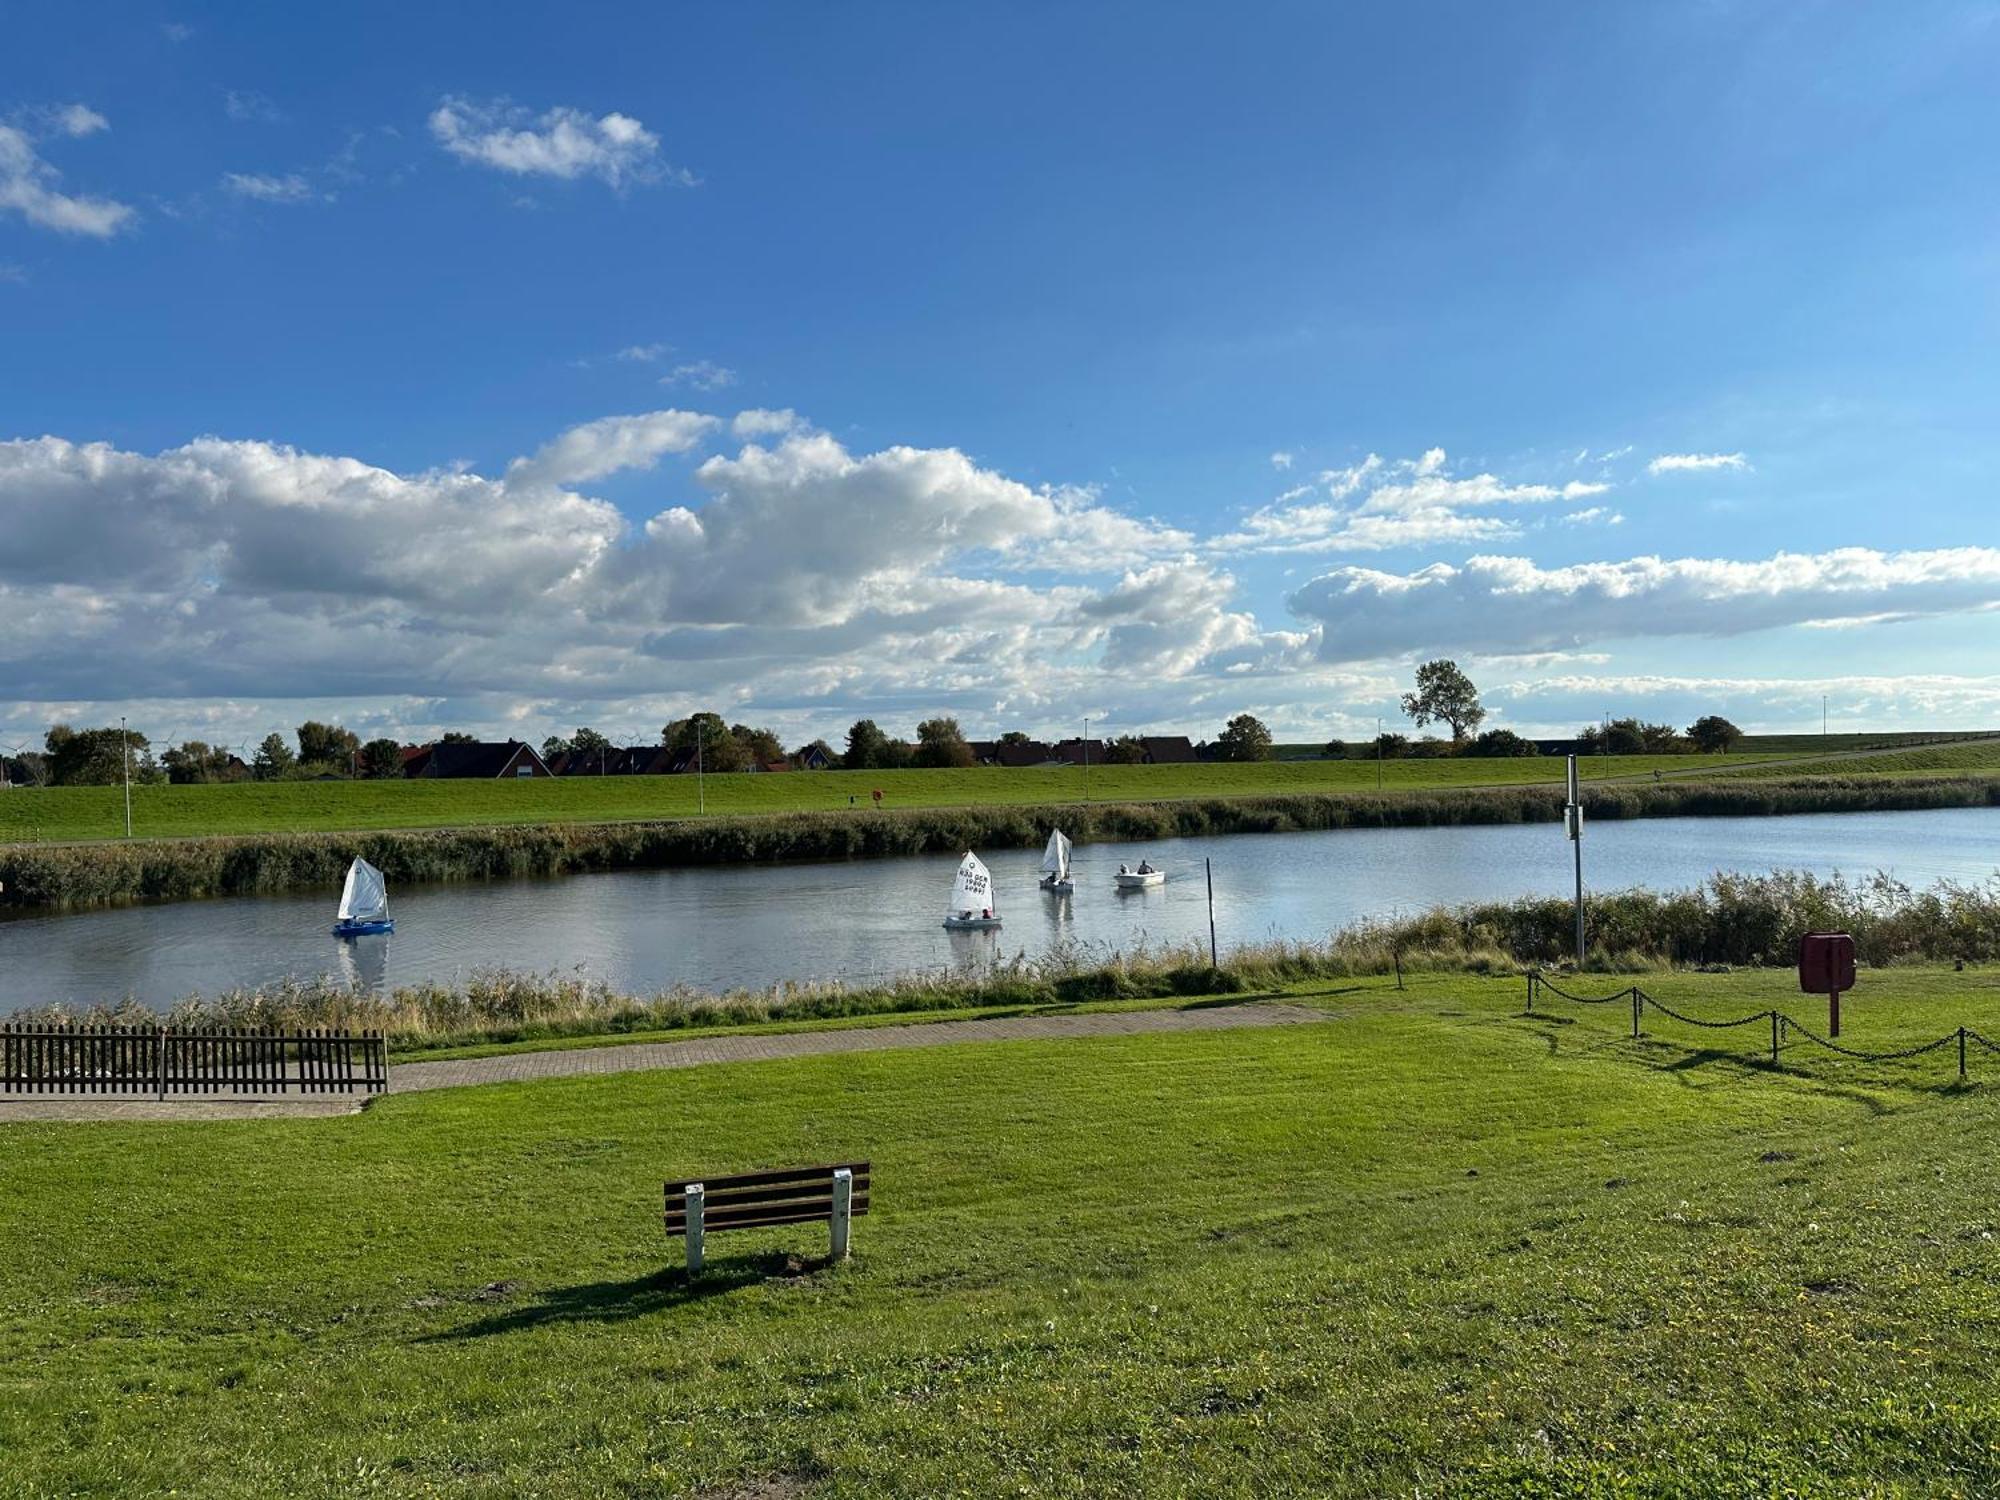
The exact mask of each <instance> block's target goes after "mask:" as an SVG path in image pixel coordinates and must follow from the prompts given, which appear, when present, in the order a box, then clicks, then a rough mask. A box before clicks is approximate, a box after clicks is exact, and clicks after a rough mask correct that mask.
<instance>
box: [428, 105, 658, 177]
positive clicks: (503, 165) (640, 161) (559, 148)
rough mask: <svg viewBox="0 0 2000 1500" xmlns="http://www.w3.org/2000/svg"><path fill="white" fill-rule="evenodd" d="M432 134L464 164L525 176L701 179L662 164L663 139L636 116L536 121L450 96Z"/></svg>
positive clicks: (511, 109)
mask: <svg viewBox="0 0 2000 1500" xmlns="http://www.w3.org/2000/svg"><path fill="white" fill-rule="evenodd" d="M430 128H431V135H432V136H433V137H435V138H436V140H437V143H438V144H439V145H440V146H442V147H444V149H445V150H447V151H449V152H450V153H451V154H452V155H453V156H456V157H458V158H459V159H460V160H461V161H469V162H475V163H477V164H478V165H480V166H486V167H492V168H494V169H495V170H496V171H501V172H511V173H514V174H516V175H519V176H541V177H558V178H563V179H575V178H578V177H596V178H598V179H600V180H602V181H603V182H605V183H608V184H609V185H610V186H612V187H613V188H622V187H624V186H626V185H627V184H628V183H643V182H656V181H660V180H666V181H671V182H676V183H679V184H681V185H682V186H693V185H694V184H695V182H696V178H695V177H694V175H693V174H692V173H690V172H688V171H686V170H685V169H683V168H680V167H674V166H670V165H668V164H667V163H665V162H663V161H662V160H661V159H660V154H659V153H660V138H659V137H658V136H656V135H654V134H653V133H652V132H651V131H650V130H648V129H646V127H645V126H644V125H642V124H641V123H640V122H639V121H637V120H635V119H633V118H632V117H631V116H630V115H623V114H619V113H618V112H616V111H615V110H614V111H612V112H611V113H610V114H605V115H598V116H596V117H592V116H591V115H589V114H587V113H585V112H584V111H583V110H580V109H572V108H568V107H565V106H558V107H557V108H554V109H550V110H545V111H544V112H543V113H542V114H541V115H539V116H535V115H532V114H530V113H529V111H527V110H525V109H521V108H519V107H518V106H515V105H512V104H508V103H506V102H505V101H496V102H494V103H489V104H479V103H474V102H473V101H471V100H467V99H460V98H455V97H451V96H447V97H446V98H445V99H443V100H442V101H441V102H440V103H439V104H438V107H437V108H436V109H434V110H432V111H431V116H430Z"/></svg>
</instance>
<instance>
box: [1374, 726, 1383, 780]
mask: <svg viewBox="0 0 2000 1500" xmlns="http://www.w3.org/2000/svg"><path fill="white" fill-rule="evenodd" d="M1375 790H1376V791H1378V792H1379V791H1381V790H1382V716H1381V715H1380V714H1377V715H1375Z"/></svg>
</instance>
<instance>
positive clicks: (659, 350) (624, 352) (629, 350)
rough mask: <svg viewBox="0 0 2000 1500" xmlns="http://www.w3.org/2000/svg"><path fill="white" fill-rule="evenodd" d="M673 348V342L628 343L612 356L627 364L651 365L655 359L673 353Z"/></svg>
mask: <svg viewBox="0 0 2000 1500" xmlns="http://www.w3.org/2000/svg"><path fill="white" fill-rule="evenodd" d="M673 348H674V346H673V345H672V344H627V345H626V346H625V347H624V348H623V349H620V350H619V351H618V352H617V353H616V354H614V355H612V356H611V357H612V358H613V359H618V360H623V361H625V362H626V363H627V364H644V365H649V364H652V363H653V362H654V361H655V360H660V359H664V358H666V356H667V355H669V354H671V353H673Z"/></svg>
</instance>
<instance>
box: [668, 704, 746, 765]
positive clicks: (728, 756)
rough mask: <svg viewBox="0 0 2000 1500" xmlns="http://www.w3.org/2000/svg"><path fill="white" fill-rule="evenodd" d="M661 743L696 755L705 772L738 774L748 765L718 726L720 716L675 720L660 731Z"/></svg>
mask: <svg viewBox="0 0 2000 1500" xmlns="http://www.w3.org/2000/svg"><path fill="white" fill-rule="evenodd" d="M660 738H661V741H662V743H664V744H665V745H666V747H667V748H668V749H670V750H686V751H692V752H697V753H698V754H699V755H700V757H701V767H702V769H703V770H705V771H716V772H723V771H740V770H742V769H743V768H744V767H745V766H747V765H748V764H749V763H750V757H749V756H747V755H745V754H744V753H743V747H742V746H741V745H740V744H738V743H737V742H736V737H735V736H734V735H732V734H731V733H730V732H729V726H728V725H727V724H725V723H723V722H722V715H720V714H710V713H700V714H692V715H690V716H689V717H687V718H685V719H677V720H675V721H674V722H673V723H671V724H669V725H668V726H667V727H666V728H665V729H663V730H661V731H660Z"/></svg>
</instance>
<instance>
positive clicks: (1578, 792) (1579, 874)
mask: <svg viewBox="0 0 2000 1500" xmlns="http://www.w3.org/2000/svg"><path fill="white" fill-rule="evenodd" d="M1563 832H1565V833H1567V834H1568V835H1569V841H1570V844H1571V846H1572V847H1573V848H1574V849H1575V850H1576V964H1577V967H1578V968H1582V967H1583V784H1582V780H1581V778H1580V777H1579V776H1578V775H1577V770H1576V757H1575V756H1574V755H1572V756H1571V757H1570V758H1569V779H1568V783H1567V790H1566V795H1565V799H1564V801H1563Z"/></svg>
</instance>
